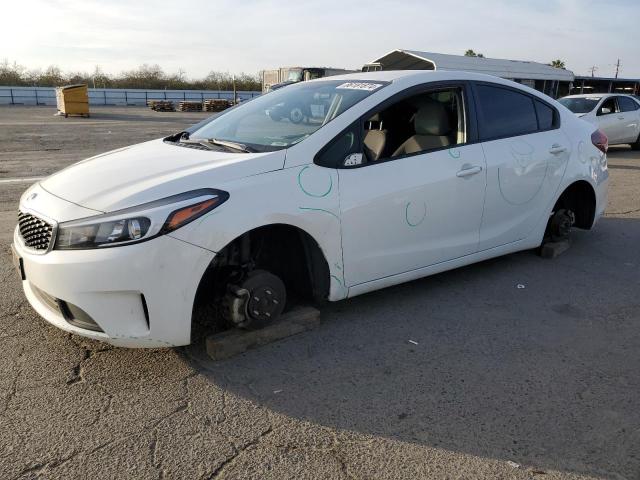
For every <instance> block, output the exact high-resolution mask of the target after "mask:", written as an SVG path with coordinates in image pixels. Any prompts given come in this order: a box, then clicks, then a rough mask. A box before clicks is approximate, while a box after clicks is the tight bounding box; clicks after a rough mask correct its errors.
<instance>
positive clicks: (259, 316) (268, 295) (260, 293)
mask: <svg viewBox="0 0 640 480" xmlns="http://www.w3.org/2000/svg"><path fill="white" fill-rule="evenodd" d="M250 295H251V296H250V297H249V301H248V302H247V315H248V316H249V317H251V318H252V319H254V320H258V321H269V320H271V319H272V318H273V317H274V316H275V315H276V313H277V312H278V311H279V310H280V303H281V301H282V299H280V298H278V295H277V294H276V292H275V291H274V289H273V288H270V287H268V286H261V287H257V288H254V289H253V290H252V291H251V294H250Z"/></svg>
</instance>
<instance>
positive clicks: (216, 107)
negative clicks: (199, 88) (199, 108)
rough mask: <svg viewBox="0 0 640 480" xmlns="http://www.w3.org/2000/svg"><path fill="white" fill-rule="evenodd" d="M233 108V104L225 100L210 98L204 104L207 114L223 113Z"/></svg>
mask: <svg viewBox="0 0 640 480" xmlns="http://www.w3.org/2000/svg"><path fill="white" fill-rule="evenodd" d="M231 106H233V102H231V100H226V99H224V98H208V99H206V100H205V101H204V104H203V108H204V111H205V112H221V111H223V110H226V109H227V108H229V107H231Z"/></svg>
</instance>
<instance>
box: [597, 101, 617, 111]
mask: <svg viewBox="0 0 640 480" xmlns="http://www.w3.org/2000/svg"><path fill="white" fill-rule="evenodd" d="M615 111H616V99H615V98H614V97H611V98H607V99H606V100H605V101H604V102H602V105H600V108H599V109H598V115H609V114H610V113H614V112H615Z"/></svg>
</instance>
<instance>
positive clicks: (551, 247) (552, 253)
mask: <svg viewBox="0 0 640 480" xmlns="http://www.w3.org/2000/svg"><path fill="white" fill-rule="evenodd" d="M569 246H570V243H569V240H562V241H560V242H547V243H545V244H544V245H542V247H540V256H541V257H542V258H556V257H558V256H560V255H561V254H562V253H563V252H565V251H566V250H567V249H568V248H569Z"/></svg>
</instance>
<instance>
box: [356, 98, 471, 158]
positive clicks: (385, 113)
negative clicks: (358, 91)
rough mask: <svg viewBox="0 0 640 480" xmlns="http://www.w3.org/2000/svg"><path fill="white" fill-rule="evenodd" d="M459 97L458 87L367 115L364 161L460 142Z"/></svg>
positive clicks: (461, 112)
mask: <svg viewBox="0 0 640 480" xmlns="http://www.w3.org/2000/svg"><path fill="white" fill-rule="evenodd" d="M462 98H463V97H462V89H461V88H448V89H443V90H436V91H430V92H424V93H420V94H418V95H414V96H412V97H409V98H404V99H402V100H400V101H398V102H397V103H395V104H393V105H391V106H389V107H387V108H385V109H384V110H381V111H379V112H376V113H374V114H373V115H371V116H370V117H369V118H368V119H367V120H366V121H365V124H364V138H363V144H364V153H365V155H366V158H367V162H377V161H381V160H389V159H393V158H395V157H401V156H404V155H413V154H418V153H422V152H427V151H430V150H435V149H439V148H443V147H449V146H453V145H460V144H462V143H464V142H465V141H466V129H465V121H464V106H463V105H464V104H463V101H462Z"/></svg>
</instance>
